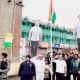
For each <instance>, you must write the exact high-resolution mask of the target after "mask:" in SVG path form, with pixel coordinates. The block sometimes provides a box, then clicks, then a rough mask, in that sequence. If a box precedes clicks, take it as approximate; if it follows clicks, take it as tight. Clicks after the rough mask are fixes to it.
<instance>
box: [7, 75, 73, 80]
mask: <svg viewBox="0 0 80 80" xmlns="http://www.w3.org/2000/svg"><path fill="white" fill-rule="evenodd" d="M8 80H20V78H19V77H17V76H15V77H9V78H8ZM71 80H73V79H71Z"/></svg>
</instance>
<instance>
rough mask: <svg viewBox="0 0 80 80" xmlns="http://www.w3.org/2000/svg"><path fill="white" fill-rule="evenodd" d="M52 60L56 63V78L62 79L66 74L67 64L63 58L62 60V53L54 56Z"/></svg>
mask: <svg viewBox="0 0 80 80" xmlns="http://www.w3.org/2000/svg"><path fill="white" fill-rule="evenodd" d="M56 57H57V58H58V59H56ZM55 59H56V60H55ZM53 62H55V63H56V80H64V79H65V76H66V74H67V65H66V62H65V60H63V57H62V54H59V55H57V56H55V57H54V58H53Z"/></svg>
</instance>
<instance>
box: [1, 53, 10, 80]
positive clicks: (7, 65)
mask: <svg viewBox="0 0 80 80" xmlns="http://www.w3.org/2000/svg"><path fill="white" fill-rule="evenodd" d="M7 56H8V55H7V54H6V53H1V61H0V80H6V79H7V73H8V71H9V70H10V61H9V60H7Z"/></svg>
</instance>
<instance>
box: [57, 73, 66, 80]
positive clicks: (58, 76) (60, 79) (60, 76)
mask: <svg viewBox="0 0 80 80" xmlns="http://www.w3.org/2000/svg"><path fill="white" fill-rule="evenodd" d="M64 79H65V77H64V74H63V73H56V80H64Z"/></svg>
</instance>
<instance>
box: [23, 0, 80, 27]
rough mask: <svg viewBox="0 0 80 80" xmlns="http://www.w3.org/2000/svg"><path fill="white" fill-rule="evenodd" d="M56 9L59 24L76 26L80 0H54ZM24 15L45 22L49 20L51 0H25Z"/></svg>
mask: <svg viewBox="0 0 80 80" xmlns="http://www.w3.org/2000/svg"><path fill="white" fill-rule="evenodd" d="M53 1H54V9H55V11H56V15H57V19H56V23H55V24H57V25H59V26H63V27H64V26H65V27H68V28H75V24H76V22H77V21H78V20H77V16H78V15H79V14H80V0H53ZM24 5H25V6H24V8H23V15H22V16H23V17H24V16H28V17H29V18H30V19H40V20H42V21H44V22H47V20H48V12H49V6H50V0H24Z"/></svg>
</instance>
